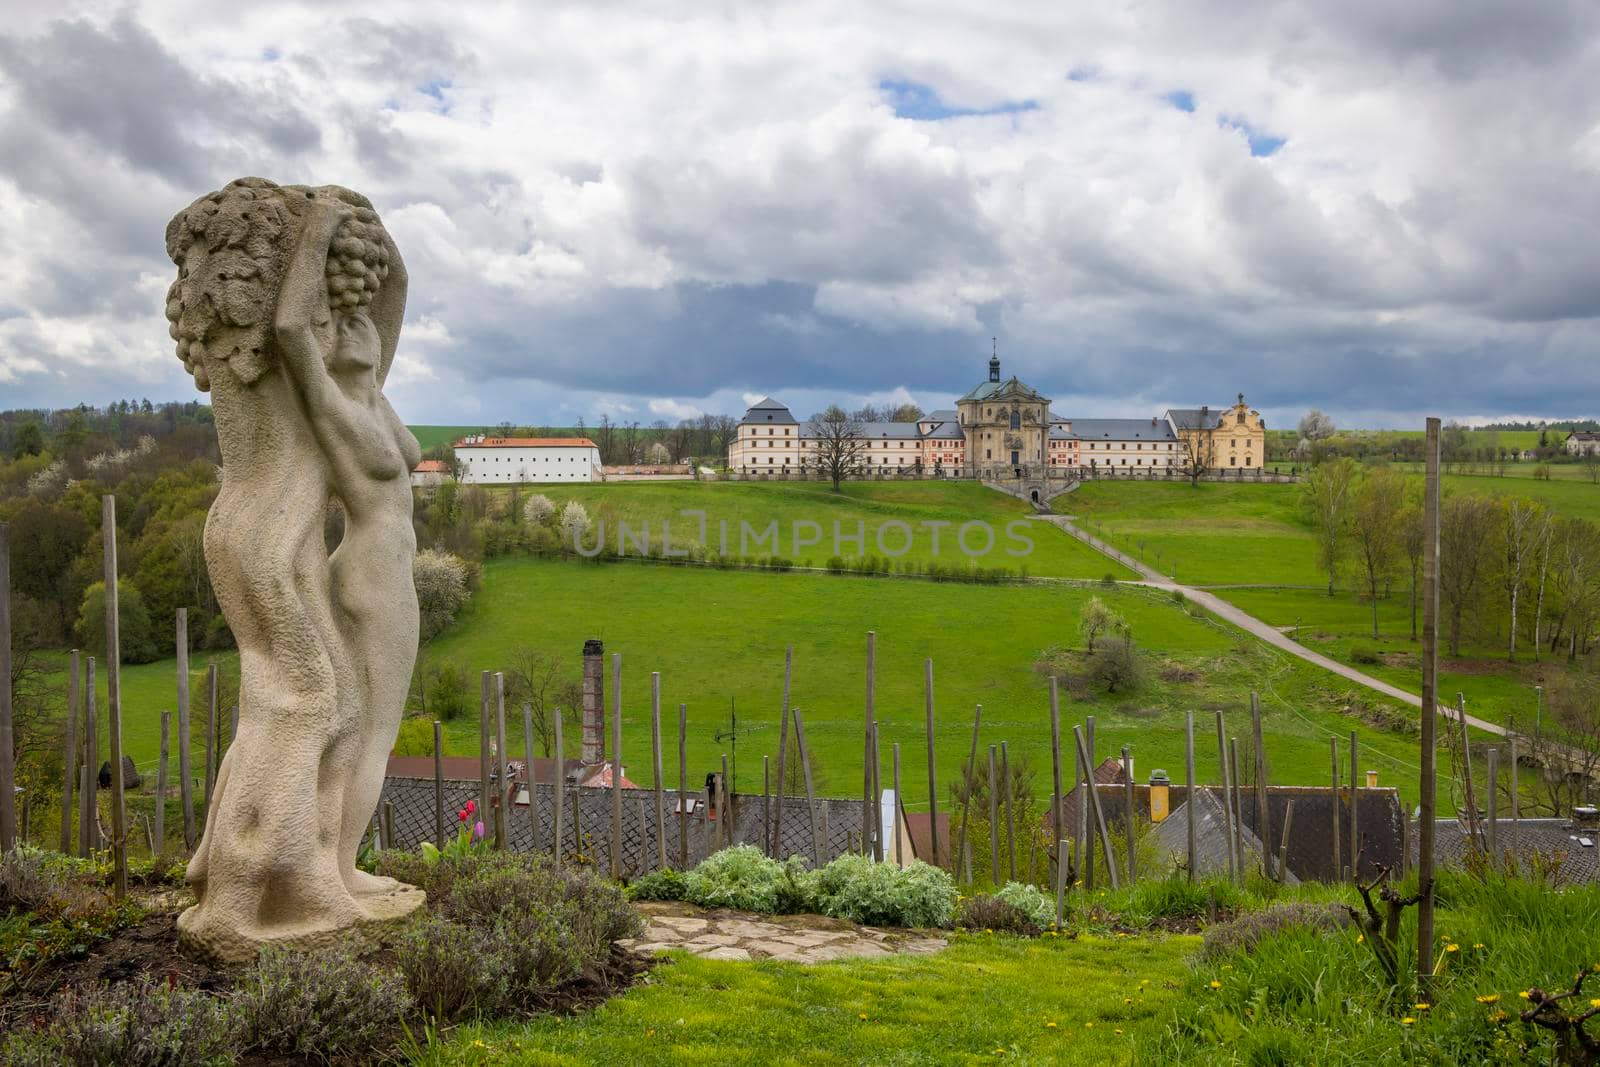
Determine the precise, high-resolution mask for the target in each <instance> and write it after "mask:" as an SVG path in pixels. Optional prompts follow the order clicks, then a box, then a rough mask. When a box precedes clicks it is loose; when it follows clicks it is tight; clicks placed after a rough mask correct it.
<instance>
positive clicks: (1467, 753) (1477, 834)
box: [1456, 693, 1483, 848]
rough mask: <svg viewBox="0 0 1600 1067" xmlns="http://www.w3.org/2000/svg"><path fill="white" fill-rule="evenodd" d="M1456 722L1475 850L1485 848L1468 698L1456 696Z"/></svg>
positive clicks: (1468, 826)
mask: <svg viewBox="0 0 1600 1067" xmlns="http://www.w3.org/2000/svg"><path fill="white" fill-rule="evenodd" d="M1456 721H1457V722H1458V723H1460V724H1461V776H1462V778H1463V779H1464V780H1465V782H1466V789H1467V830H1468V832H1469V834H1470V838H1471V841H1472V847H1473V848H1482V847H1483V826H1482V824H1481V823H1480V822H1479V819H1478V795H1477V793H1476V792H1474V790H1473V788H1472V742H1471V741H1470V740H1469V739H1468V737H1467V697H1466V694H1465V693H1457V694H1456Z"/></svg>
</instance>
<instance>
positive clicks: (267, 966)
mask: <svg viewBox="0 0 1600 1067" xmlns="http://www.w3.org/2000/svg"><path fill="white" fill-rule="evenodd" d="M232 1008H233V1013H234V1019H235V1025H236V1026H237V1027H238V1038H237V1039H238V1042H239V1045H240V1046H241V1047H242V1048H243V1049H246V1050H248V1051H251V1052H259V1053H263V1054H266V1055H302V1056H319V1055H320V1056H325V1055H327V1054H328V1053H335V1052H345V1051H349V1050H354V1049H364V1048H369V1047H371V1046H373V1045H375V1044H377V1043H379V1042H380V1040H381V1039H382V1038H383V1037H384V1035H385V1034H386V1033H389V1032H391V1031H393V1030H394V1029H395V1028H397V1027H398V1026H399V1024H400V1022H401V1021H402V1020H403V1019H404V1018H405V1016H406V1015H407V1014H408V1013H409V1012H410V1010H411V997H410V995H409V994H408V993H407V991H406V984H405V980H404V979H403V978H402V977H401V976H400V975H398V974H396V973H394V972H393V971H389V970H384V969H380V968H378V967H375V966H373V965H372V964H370V963H366V962H364V961H362V960H360V959H358V958H357V957H356V956H355V955H354V954H353V953H352V952H351V951H350V950H349V949H347V948H334V949H325V950H322V951H317V952H292V951H287V950H284V949H277V948H269V949H266V950H265V951H263V952H262V953H261V955H260V957H259V958H258V959H257V961H256V964H255V966H254V967H253V968H251V969H250V971H249V972H248V973H247V974H246V976H245V978H244V980H243V981H242V982H241V984H240V985H239V987H238V988H237V989H236V990H235V992H234V995H233V998H232Z"/></svg>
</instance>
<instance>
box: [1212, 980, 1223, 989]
mask: <svg viewBox="0 0 1600 1067" xmlns="http://www.w3.org/2000/svg"><path fill="white" fill-rule="evenodd" d="M1211 988H1212V989H1221V988H1222V983H1221V982H1219V981H1217V980H1216V979H1215V978H1213V979H1211Z"/></svg>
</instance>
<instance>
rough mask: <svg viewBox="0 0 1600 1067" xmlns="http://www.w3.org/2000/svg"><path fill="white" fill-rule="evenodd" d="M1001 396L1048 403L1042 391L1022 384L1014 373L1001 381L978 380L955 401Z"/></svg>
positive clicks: (1000, 397)
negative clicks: (965, 393)
mask: <svg viewBox="0 0 1600 1067" xmlns="http://www.w3.org/2000/svg"><path fill="white" fill-rule="evenodd" d="M1002 398H1004V399H1007V400H1011V399H1015V400H1033V401H1040V402H1043V403H1049V401H1048V400H1045V398H1044V394H1043V393H1040V392H1039V391H1038V390H1037V389H1035V388H1033V386H1031V385H1025V384H1023V382H1022V381H1021V380H1020V379H1018V378H1017V376H1016V375H1015V374H1013V375H1012V376H1011V377H1009V378H1007V379H1006V380H1005V381H1003V382H979V383H978V384H977V385H975V386H973V387H972V389H971V390H970V391H969V392H968V393H967V395H966V396H964V397H962V398H961V400H958V401H956V403H958V404H959V403H961V401H962V400H1000V399H1002Z"/></svg>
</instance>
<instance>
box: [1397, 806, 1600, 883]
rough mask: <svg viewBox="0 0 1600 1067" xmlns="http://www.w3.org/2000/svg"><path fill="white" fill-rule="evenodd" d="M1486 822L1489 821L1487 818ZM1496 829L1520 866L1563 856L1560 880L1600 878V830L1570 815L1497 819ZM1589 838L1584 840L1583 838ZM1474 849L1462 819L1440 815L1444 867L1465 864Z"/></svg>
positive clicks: (1439, 854) (1436, 846) (1438, 855)
mask: <svg viewBox="0 0 1600 1067" xmlns="http://www.w3.org/2000/svg"><path fill="white" fill-rule="evenodd" d="M1484 825H1485V826H1486V825H1487V821H1486V820H1485V821H1484ZM1495 832H1496V834H1497V835H1498V837H1499V842H1498V845H1499V848H1500V851H1501V853H1502V854H1504V853H1507V852H1509V853H1511V854H1512V855H1514V856H1516V857H1517V858H1518V859H1519V861H1521V862H1520V866H1522V867H1523V869H1524V870H1526V869H1527V866H1528V862H1529V861H1530V860H1533V859H1534V858H1535V857H1538V858H1540V859H1553V858H1554V857H1557V856H1559V857H1560V858H1561V864H1560V870H1561V881H1562V882H1563V883H1565V884H1568V885H1572V884H1577V883H1582V882H1594V881H1600V858H1597V855H1596V854H1597V853H1600V831H1596V830H1589V829H1581V828H1579V827H1577V826H1576V825H1575V824H1574V823H1573V822H1572V820H1571V819H1521V820H1518V821H1517V822H1515V823H1513V822H1512V821H1511V820H1510V819H1500V820H1498V821H1497V824H1496V827H1495ZM1585 841H1587V842H1589V843H1588V844H1584V842H1585ZM1416 842H1417V835H1416V834H1415V833H1413V834H1412V835H1411V855H1412V857H1413V858H1415V856H1416V854H1417V843H1416ZM1471 851H1472V842H1471V838H1470V837H1469V836H1468V833H1467V828H1466V826H1465V824H1463V823H1462V822H1461V820H1459V819H1439V820H1436V822H1435V824H1434V831H1433V856H1434V862H1435V863H1437V864H1438V865H1439V866H1441V867H1464V866H1466V863H1467V855H1468V853H1470V852H1471Z"/></svg>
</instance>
